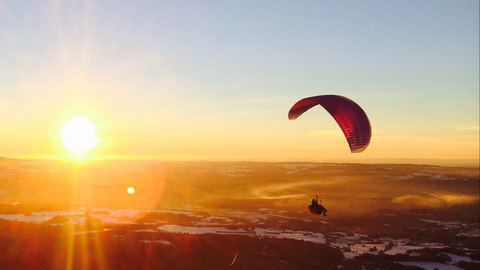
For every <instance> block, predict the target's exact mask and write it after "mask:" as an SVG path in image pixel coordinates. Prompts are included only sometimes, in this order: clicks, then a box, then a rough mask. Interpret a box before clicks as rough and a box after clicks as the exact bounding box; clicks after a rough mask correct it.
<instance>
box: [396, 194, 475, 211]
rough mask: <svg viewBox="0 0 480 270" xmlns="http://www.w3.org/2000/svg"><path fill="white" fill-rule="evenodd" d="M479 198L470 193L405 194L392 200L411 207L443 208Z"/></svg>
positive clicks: (469, 202) (470, 202)
mask: <svg viewBox="0 0 480 270" xmlns="http://www.w3.org/2000/svg"><path fill="white" fill-rule="evenodd" d="M478 201H479V198H478V197H474V196H468V195H456V194H453V195H452V194H431V193H427V194H426V195H423V196H420V195H405V196H399V197H396V198H394V199H393V200H392V202H393V203H396V204H401V205H404V206H407V207H410V208H442V207H450V206H454V205H460V204H463V205H464V204H472V203H478Z"/></svg>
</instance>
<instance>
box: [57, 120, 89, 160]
mask: <svg viewBox="0 0 480 270" xmlns="http://www.w3.org/2000/svg"><path fill="white" fill-rule="evenodd" d="M60 137H61V138H62V140H63V145H64V146H65V148H67V149H68V150H70V151H74V152H81V151H84V150H88V149H92V148H94V147H95V143H96V142H97V141H98V139H97V136H96V135H95V128H94V126H93V125H92V124H91V123H90V121H88V119H86V118H82V117H77V118H74V119H72V120H70V122H68V123H67V124H66V125H65V126H64V127H63V130H62V134H61V136H60Z"/></svg>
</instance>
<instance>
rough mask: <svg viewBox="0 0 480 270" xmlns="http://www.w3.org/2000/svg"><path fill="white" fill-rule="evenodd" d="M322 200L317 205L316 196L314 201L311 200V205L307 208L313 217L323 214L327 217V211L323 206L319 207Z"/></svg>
mask: <svg viewBox="0 0 480 270" xmlns="http://www.w3.org/2000/svg"><path fill="white" fill-rule="evenodd" d="M321 203H322V200H320V203H318V195H317V196H315V199H312V204H311V205H309V206H308V209H309V210H310V212H311V213H312V214H314V215H321V214H322V213H323V215H324V216H327V209H325V207H324V206H323V205H321Z"/></svg>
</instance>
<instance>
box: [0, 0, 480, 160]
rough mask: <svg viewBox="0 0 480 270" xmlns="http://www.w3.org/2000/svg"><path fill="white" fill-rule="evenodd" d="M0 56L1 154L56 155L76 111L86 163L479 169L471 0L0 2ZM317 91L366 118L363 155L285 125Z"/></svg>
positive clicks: (331, 126) (319, 127)
mask: <svg viewBox="0 0 480 270" xmlns="http://www.w3.org/2000/svg"><path fill="white" fill-rule="evenodd" d="M0 55H1V57H0V95H1V98H0V126H1V132H0V156H3V157H7V158H62V157H64V158H66V157H67V156H69V153H68V150H67V149H65V146H64V145H62V140H61V138H60V137H61V132H62V127H63V126H64V125H65V124H66V123H68V122H69V119H72V118H74V117H79V116H81V117H86V118H87V119H88V120H89V121H90V122H91V123H92V125H93V126H94V127H95V132H96V136H97V139H98V140H97V141H96V146H95V148H94V149H92V150H89V153H88V155H90V157H92V158H93V157H94V156H95V157H96V158H122V159H156V160H218V161H223V160H246V161H322V160H328V159H332V158H334V160H335V161H339V162H343V161H346V162H412V163H415V162H420V163H439V162H443V163H445V162H454V163H459V162H460V163H462V162H468V163H469V164H476V165H477V166H478V160H479V2H478V1H476V0H472V1H470V0H466V1H453V0H448V1H444V0H425V1H413V0H407V1H380V0H379V1H376V0H369V1H323V0H319V1H301V2H297V1H269V0H266V1H142V0H140V1H113V0H112V1H109V0H105V1H21V2H19V1H0ZM323 94H336V95H342V96H345V97H348V98H350V99H352V100H354V101H355V102H356V103H357V104H359V105H360V106H361V107H362V108H363V110H364V111H365V112H366V113H367V115H368V117H369V119H370V123H371V126H372V138H371V142H370V145H369V146H368V148H367V149H366V150H365V151H364V152H362V153H356V154H351V153H350V152H349V150H348V145H347V143H346V140H345V138H343V137H342V134H341V133H338V132H341V131H339V128H338V126H336V124H335V123H334V122H333V123H332V122H331V121H333V120H332V119H331V117H330V116H329V115H328V114H326V113H325V112H324V111H322V110H321V108H315V111H314V110H313V109H312V111H311V112H310V111H309V112H307V113H308V117H307V113H305V121H303V119H300V118H303V116H302V117H300V118H299V119H297V120H290V121H289V120H288V118H287V114H288V110H289V109H290V107H291V106H292V105H293V104H294V103H295V102H296V101H298V100H300V99H302V98H305V97H309V96H316V95H323ZM318 119H321V121H320V122H318ZM302 121H303V122H302ZM314 134H323V135H322V136H323V137H322V138H320V139H319V140H317V139H318V138H317V139H315V141H312V139H311V138H312V137H315V135H314ZM328 134H333V135H332V136H333V137H335V138H336V139H331V138H330V137H328V136H330V135H328ZM333 137H332V138H333ZM330 146H334V149H336V150H334V151H333V152H330V150H329V147H330ZM327 148H328V149H327ZM312 149H315V151H312Z"/></svg>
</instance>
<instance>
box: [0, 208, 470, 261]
mask: <svg viewBox="0 0 480 270" xmlns="http://www.w3.org/2000/svg"><path fill="white" fill-rule="evenodd" d="M149 212H155V213H171V214H180V215H185V216H187V217H195V218H196V219H199V220H200V221H197V222H195V223H193V224H194V225H193V226H184V225H176V224H167V223H165V221H162V220H156V221H149V223H148V224H147V223H144V225H151V228H149V229H142V230H136V232H149V233H156V232H168V233H187V234H236V235H248V236H256V237H271V238H279V239H295V240H301V241H308V242H313V243H319V244H327V243H328V244H329V245H330V246H333V247H338V248H341V249H342V251H343V254H344V256H345V258H346V259H352V258H354V257H355V256H358V255H360V254H364V253H369V254H374V255H375V254H380V253H383V254H387V255H396V254H405V253H407V252H409V251H410V252H411V251H412V250H419V249H424V248H427V247H428V248H438V249H440V248H444V247H446V246H444V245H443V244H440V243H417V244H415V245H412V244H411V243H412V242H411V240H410V239H392V238H378V239H369V237H368V235H364V234H346V233H343V232H335V233H330V234H328V235H327V236H325V235H324V234H322V233H319V232H309V231H298V230H284V229H279V228H271V227H268V226H266V225H265V224H266V223H268V222H265V221H267V220H268V218H269V212H270V209H268V208H260V209H258V214H250V215H247V214H243V215H241V216H243V219H244V220H245V221H247V222H249V223H250V225H251V224H256V226H253V227H250V225H249V226H247V225H245V226H243V227H242V223H241V222H238V220H237V221H234V220H232V219H230V218H228V217H219V216H203V215H199V214H196V213H194V212H189V211H175V210H142V209H106V208H94V209H93V211H91V212H88V213H87V212H86V209H84V208H80V209H72V210H65V211H41V212H32V213H28V214H0V219H5V220H16V221H22V222H37V223H42V222H47V221H50V222H51V225H60V224H63V223H70V224H80V225H81V224H85V223H86V221H87V216H91V217H94V218H96V219H98V220H100V221H102V222H103V223H105V224H109V223H110V224H138V223H137V221H136V220H137V218H138V217H140V216H144V215H145V214H148V213H149ZM55 217H61V218H60V219H58V218H57V219H55V222H54V220H52V219H54V218H55ZM56 220H61V221H58V222H57V221H56ZM422 221H424V222H426V223H436V224H439V225H442V226H445V227H453V228H458V227H461V226H462V224H461V223H458V222H449V223H446V222H439V221H435V220H422ZM232 225H234V226H233V228H232ZM235 227H236V228H235ZM93 232H96V231H79V232H75V234H80V233H81V234H85V233H93ZM464 236H467V237H478V229H476V230H475V231H472V232H467V233H464ZM159 243H163V244H170V243H168V241H159ZM412 254H413V255H414V254H415V253H412ZM445 254H446V255H448V256H449V257H450V258H451V262H450V263H449V264H441V263H434V262H413V261H412V262H399V263H401V264H405V265H415V266H418V267H421V268H424V269H432V270H433V269H435V268H438V269H461V268H459V267H457V266H455V265H453V264H454V263H456V262H459V261H466V262H471V261H472V259H471V258H470V257H467V256H458V255H454V254H449V253H445Z"/></svg>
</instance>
